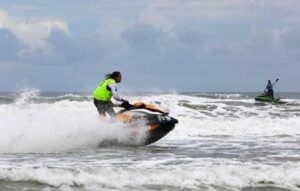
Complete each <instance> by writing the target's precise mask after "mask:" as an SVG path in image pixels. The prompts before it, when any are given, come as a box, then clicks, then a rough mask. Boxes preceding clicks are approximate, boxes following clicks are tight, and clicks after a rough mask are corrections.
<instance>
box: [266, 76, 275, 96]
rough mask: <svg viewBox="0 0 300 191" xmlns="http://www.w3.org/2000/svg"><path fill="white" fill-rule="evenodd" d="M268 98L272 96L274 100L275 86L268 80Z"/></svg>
mask: <svg viewBox="0 0 300 191" xmlns="http://www.w3.org/2000/svg"><path fill="white" fill-rule="evenodd" d="M265 93H266V96H270V97H271V98H272V99H274V92H273V84H272V83H271V80H268V84H267V87H266V88H265Z"/></svg>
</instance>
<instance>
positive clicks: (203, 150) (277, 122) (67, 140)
mask: <svg viewBox="0 0 300 191" xmlns="http://www.w3.org/2000/svg"><path fill="white" fill-rule="evenodd" d="M257 94H258V93H139V94H134V93H132V94H129V95H128V96H126V97H128V98H129V101H130V102H136V101H143V102H145V103H151V104H154V105H156V106H158V107H160V108H162V109H164V110H167V111H168V112H169V113H170V116H172V117H174V118H177V119H178V120H179V123H178V124H177V125H176V126H175V129H174V130H173V131H171V132H170V133H169V134H168V135H167V136H166V137H164V138H162V139H161V140H159V141H158V142H156V143H154V144H151V145H147V146H140V145H139V144H138V143H139V141H140V139H142V138H143V136H144V135H143V133H144V132H141V135H139V136H140V137H138V138H137V139H136V140H132V139H130V136H129V134H128V132H127V130H126V128H124V126H123V124H121V123H116V122H111V121H106V122H103V121H102V120H99V117H98V116H97V111H96V109H95V107H94V105H93V102H92V97H91V96H90V94H88V93H80V94H79V93H40V92H38V91H35V90H27V91H24V92H22V93H18V94H17V93H0V190H8V191H11V190H34V191H35V190H45V191H50V190H55V191H56V190H75V191H83V190H84V191H85V190H88V191H94V190H149V191H150V190H151V191H152V190H153V191H156V190H180V191H181V190H190V191H191V190H204V191H215V190H222V191H236V190H242V191H271V190H272V191H273V190H275V191H287V190H300V93H280V94H278V95H279V96H281V97H282V98H284V99H283V100H285V101H287V102H288V104H284V105H273V104H262V103H257V102H255V100H254V96H255V95H257ZM139 138H140V139H139ZM110 140H118V142H119V143H120V144H112V143H111V142H110ZM132 141H133V143H134V144H132ZM128 143H131V144H128ZM135 143H136V144H135Z"/></svg>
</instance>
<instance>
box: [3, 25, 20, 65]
mask: <svg viewBox="0 0 300 191" xmlns="http://www.w3.org/2000/svg"><path fill="white" fill-rule="evenodd" d="M21 47H22V45H21V43H20V42H19V40H18V39H17V38H16V36H15V35H14V34H12V33H11V32H10V31H9V30H7V29H4V28H0V61H11V60H17V59H18V55H19V53H20V50H21ZM0 64H1V62H0Z"/></svg>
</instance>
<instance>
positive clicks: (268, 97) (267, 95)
mask: <svg viewBox="0 0 300 191" xmlns="http://www.w3.org/2000/svg"><path fill="white" fill-rule="evenodd" d="M278 81H279V78H277V79H276V80H275V82H274V83H273V84H272V83H271V80H268V85H267V87H266V88H265V90H264V93H263V94H261V95H259V96H256V97H255V98H254V99H255V100H256V101H259V102H269V103H273V104H285V103H286V102H284V101H281V100H280V97H277V98H275V97H274V93H273V86H274V85H275V84H276V83H277V82H278Z"/></svg>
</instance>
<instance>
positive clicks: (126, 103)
mask: <svg viewBox="0 0 300 191" xmlns="http://www.w3.org/2000/svg"><path fill="white" fill-rule="evenodd" d="M122 101H123V102H122V103H121V107H124V108H125V109H128V108H129V107H130V103H129V102H128V101H127V100H122Z"/></svg>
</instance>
